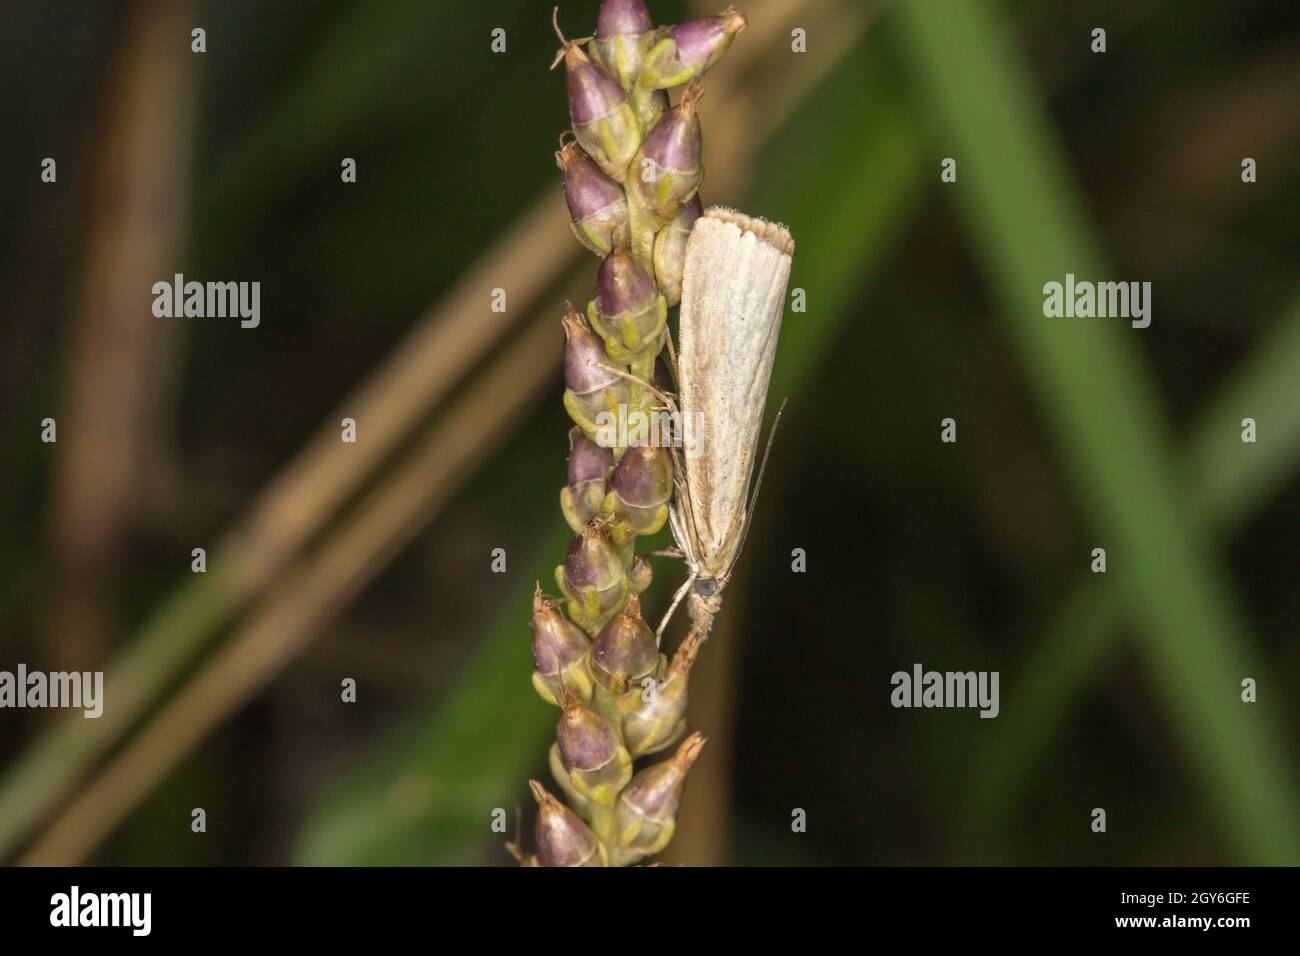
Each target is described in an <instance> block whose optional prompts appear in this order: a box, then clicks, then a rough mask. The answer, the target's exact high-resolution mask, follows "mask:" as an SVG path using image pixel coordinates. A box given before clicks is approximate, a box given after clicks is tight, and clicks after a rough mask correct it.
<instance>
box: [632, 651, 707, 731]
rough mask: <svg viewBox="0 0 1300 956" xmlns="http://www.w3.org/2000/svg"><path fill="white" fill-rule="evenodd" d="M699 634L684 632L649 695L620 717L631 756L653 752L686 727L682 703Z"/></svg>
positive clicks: (693, 663) (687, 688)
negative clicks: (632, 709) (684, 635)
mask: <svg viewBox="0 0 1300 956" xmlns="http://www.w3.org/2000/svg"><path fill="white" fill-rule="evenodd" d="M700 640H701V638H700V636H699V635H698V634H695V633H692V634H689V635H687V637H686V640H684V641H682V643H681V645H680V646H679V647H678V648H677V652H676V653H675V654H673V659H672V662H671V663H670V664H669V665H668V670H667V672H666V673H665V674H664V678H663V680H661V681H660V682H659V684H658V686H657V687H656V688H655V691H654V693H653V694H651V695H649V699H648V700H647V699H645V697H644V696H643V698H642V701H641V703H640V705H639V706H638V707H637V709H636V710H634V711H632V713H630V714H628V715H627V717H626V718H624V720H623V739H624V741H625V743H626V744H627V749H628V752H629V753H631V754H632V756H634V757H640V756H643V755H645V754H651V753H657V752H658V751H660V750H663V749H664V748H665V747H667V746H669V745H670V744H671V743H672V742H673V741H674V740H676V739H677V738H678V737H680V736H681V735H682V733H683V731H685V729H686V704H687V700H688V696H689V695H688V690H689V685H690V676H691V668H692V667H694V666H695V658H696V656H697V655H698V654H699V651H700Z"/></svg>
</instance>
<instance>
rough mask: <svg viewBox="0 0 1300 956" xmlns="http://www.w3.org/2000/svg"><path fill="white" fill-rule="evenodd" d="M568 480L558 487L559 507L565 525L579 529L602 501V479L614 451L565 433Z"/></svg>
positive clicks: (577, 431)
mask: <svg viewBox="0 0 1300 956" xmlns="http://www.w3.org/2000/svg"><path fill="white" fill-rule="evenodd" d="M569 446H570V450H569V472H568V481H567V483H566V484H565V486H564V488H562V489H561V490H560V509H561V510H562V511H563V512H564V517H565V519H566V520H567V521H568V522H569V527H571V528H572V529H573V530H574V531H581V530H582V528H583V526H584V525H586V524H587V523H588V522H589V521H591V519H592V518H594V517H595V516H596V514H597V512H599V511H600V507H601V505H602V504H603V503H604V501H605V492H606V478H607V477H608V476H609V473H610V469H611V468H613V467H614V453H613V452H612V451H610V450H609V449H608V448H601V447H600V446H599V445H597V444H596V443H595V442H594V441H592V440H591V439H590V438H588V437H587V436H586V435H584V434H583V433H582V430H581V429H580V428H574V429H572V430H570V432H569Z"/></svg>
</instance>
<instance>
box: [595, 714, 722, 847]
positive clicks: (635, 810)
mask: <svg viewBox="0 0 1300 956" xmlns="http://www.w3.org/2000/svg"><path fill="white" fill-rule="evenodd" d="M704 742H705V741H704V738H703V737H702V736H700V735H699V734H691V736H689V737H687V738H686V739H685V740H684V741H682V745H681V746H680V747H678V748H677V752H676V753H675V754H673V755H672V756H671V757H670V758H668V759H667V760H664V761H662V762H660V763H657V764H655V765H654V766H652V767H647V768H646V769H645V770H642V771H641V772H640V773H638V774H637V775H636V776H635V777H633V778H632V782H631V783H629V784H628V785H627V787H626V789H624V790H623V792H622V793H621V794H620V795H619V798H618V807H617V809H616V810H615V812H614V833H615V834H616V840H617V844H618V849H617V851H616V855H617V857H618V862H619V863H624V864H626V863H634V862H636V861H637V860H641V859H644V858H645V857H647V856H653V855H654V854H656V853H658V852H659V851H660V850H662V849H663V848H664V847H666V846H667V845H668V841H670V840H671V839H672V837H673V831H674V830H675V829H676V828H677V810H678V809H679V808H680V807H681V804H682V794H683V793H684V792H685V790H686V775H687V774H688V773H689V772H690V769H691V767H692V766H694V764H695V761H696V760H698V759H699V756H700V751H701V750H702V749H703V748H704Z"/></svg>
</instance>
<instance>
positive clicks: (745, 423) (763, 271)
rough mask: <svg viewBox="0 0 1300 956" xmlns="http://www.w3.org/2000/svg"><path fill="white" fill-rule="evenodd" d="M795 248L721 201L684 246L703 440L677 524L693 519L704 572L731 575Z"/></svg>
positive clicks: (685, 389)
mask: <svg viewBox="0 0 1300 956" xmlns="http://www.w3.org/2000/svg"><path fill="white" fill-rule="evenodd" d="M793 254H794V241H793V240H792V239H791V238H790V233H789V232H788V231H787V230H786V228H785V227H784V226H781V225H779V224H778V223H773V222H768V221H767V220H765V219H759V218H756V217H750V216H745V215H743V214H741V213H738V212H736V211H735V210H732V209H727V208H725V207H721V206H713V207H711V208H709V209H708V210H707V211H706V212H705V213H704V215H703V216H701V217H700V218H699V219H698V220H697V221H696V223H695V227H694V229H692V230H691V236H690V239H689V240H688V242H687V244H686V265H685V269H684V272H683V277H682V303H681V314H680V330H679V333H678V338H679V343H680V348H679V355H678V373H679V376H680V381H679V382H678V385H679V390H680V407H681V411H682V414H683V415H684V416H686V419H687V421H688V422H691V423H695V424H696V428H697V434H698V439H697V441H698V447H697V448H696V449H694V450H693V452H692V450H691V449H687V454H686V456H685V459H686V461H685V465H684V467H685V471H686V482H687V487H688V488H689V490H690V499H691V500H690V514H682V515H679V516H678V520H677V522H676V523H678V524H682V525H685V524H686V519H689V518H691V517H693V518H694V521H693V527H690V528H684V530H685V531H686V533H687V534H691V535H693V536H695V537H696V538H697V540H698V548H697V549H696V551H697V552H698V553H697V554H696V558H697V560H698V561H699V564H700V569H701V571H702V572H703V573H704V575H705V576H707V577H715V578H725V577H726V576H727V575H728V574H729V573H730V571H731V566H732V564H733V563H734V561H735V557H736V552H737V550H738V549H739V547H740V541H741V532H742V531H743V530H744V527H745V520H746V514H745V506H746V503H747V500H748V496H749V484H750V478H751V475H752V472H753V465H754V457H755V454H756V452H757V445H758V432H759V428H760V426H761V425H762V421H763V408H764V406H765V405H766V402H767V386H768V382H769V381H770V379H771V377H772V361H773V359H774V358H775V357H776V342H777V337H778V335H779V333H780V331H781V315H782V313H783V312H784V310H785V289H786V282H787V281H788V280H789V278H790V260H791V256H792V255H793ZM680 543H681V542H680V540H679V544H680ZM683 550H686V551H688V553H689V551H690V550H691V549H689V548H686V547H683Z"/></svg>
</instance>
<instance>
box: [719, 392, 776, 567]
mask: <svg viewBox="0 0 1300 956" xmlns="http://www.w3.org/2000/svg"><path fill="white" fill-rule="evenodd" d="M788 401H789V399H788V398H783V399H781V407H780V408H778V409H777V410H776V418H774V419H772V430H771V431H770V432H768V433H767V447H766V448H764V449H763V461H762V462H761V463H760V464H759V466H758V480H757V481H755V482H754V493H753V494H752V495H750V496H749V501H748V502H746V503H745V527H744V528H743V529H741V532H740V545H739V546H738V547H737V548H736V555H735V558H732V561H733V562H734V561H735V560H736V558H739V557H740V552H741V551H743V550H744V549H745V539H746V538H748V537H749V526H750V525H751V524H753V523H754V522H753V518H754V508H755V507H756V506H757V505H758V493H759V492H760V491H762V490H763V475H764V474H765V473H766V472H767V459H768V457H769V456H771V454H772V443H773V442H774V441H776V427H777V426H778V425H780V424H781V413H782V412H784V411H785V403H786V402H788Z"/></svg>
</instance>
